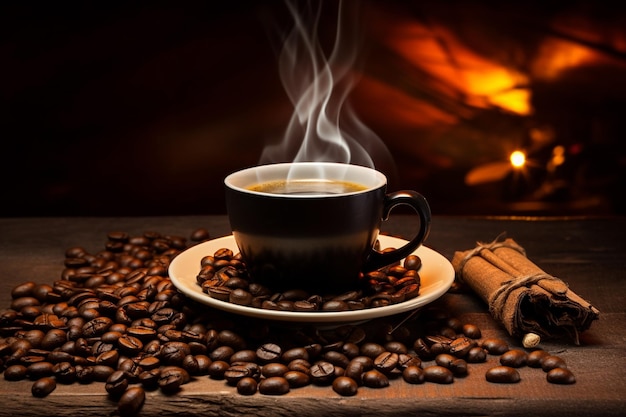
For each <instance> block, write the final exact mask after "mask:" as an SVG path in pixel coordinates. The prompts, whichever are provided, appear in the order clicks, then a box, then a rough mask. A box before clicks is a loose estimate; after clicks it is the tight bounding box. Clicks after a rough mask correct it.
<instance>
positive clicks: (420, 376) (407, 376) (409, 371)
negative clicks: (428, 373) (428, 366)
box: [402, 365, 426, 384]
mask: <svg viewBox="0 0 626 417" xmlns="http://www.w3.org/2000/svg"><path fill="white" fill-rule="evenodd" d="M425 378H426V377H425V373H424V370H423V369H422V368H420V367H419V366H414V365H413V366H408V367H406V368H404V370H403V371H402V379H404V381H405V382H407V383H409V384H422V383H423V382H424V381H425Z"/></svg>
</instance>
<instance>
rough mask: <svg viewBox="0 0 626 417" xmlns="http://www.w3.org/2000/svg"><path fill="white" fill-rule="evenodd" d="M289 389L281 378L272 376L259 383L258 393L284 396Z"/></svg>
mask: <svg viewBox="0 0 626 417" xmlns="http://www.w3.org/2000/svg"><path fill="white" fill-rule="evenodd" d="M289 389H290V388H289V382H288V381H287V379H285V378H284V377H282V376H272V377H269V378H265V379H262V380H261V382H259V392H260V393H261V394H265V395H284V394H287V393H288V392H289Z"/></svg>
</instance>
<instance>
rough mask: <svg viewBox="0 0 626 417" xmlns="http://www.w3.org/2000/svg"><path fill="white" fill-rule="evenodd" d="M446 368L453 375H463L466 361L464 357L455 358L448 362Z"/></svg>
mask: <svg viewBox="0 0 626 417" xmlns="http://www.w3.org/2000/svg"><path fill="white" fill-rule="evenodd" d="M448 369H450V370H451V371H452V374H454V376H455V377H463V376H466V375H467V372H468V369H467V362H466V361H465V360H464V359H461V358H457V359H455V360H453V361H452V362H450V365H449V366H448Z"/></svg>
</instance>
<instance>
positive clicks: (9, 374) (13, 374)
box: [4, 364, 28, 381]
mask: <svg viewBox="0 0 626 417" xmlns="http://www.w3.org/2000/svg"><path fill="white" fill-rule="evenodd" d="M27 376H28V369H27V368H26V367H25V366H24V365H20V364H18V365H11V366H9V367H8V368H6V369H5V370H4V379H6V380H7V381H20V380H22V379H25V378H26V377H27Z"/></svg>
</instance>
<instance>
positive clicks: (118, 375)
mask: <svg viewBox="0 0 626 417" xmlns="http://www.w3.org/2000/svg"><path fill="white" fill-rule="evenodd" d="M127 388H128V377H127V376H126V373H125V372H124V371H119V370H118V371H115V372H113V373H112V374H111V375H109V377H108V378H107V381H106V384H105V385H104V389H105V390H106V392H108V393H109V395H111V396H113V397H119V396H121V395H122V394H123V393H124V392H126V389H127Z"/></svg>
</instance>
